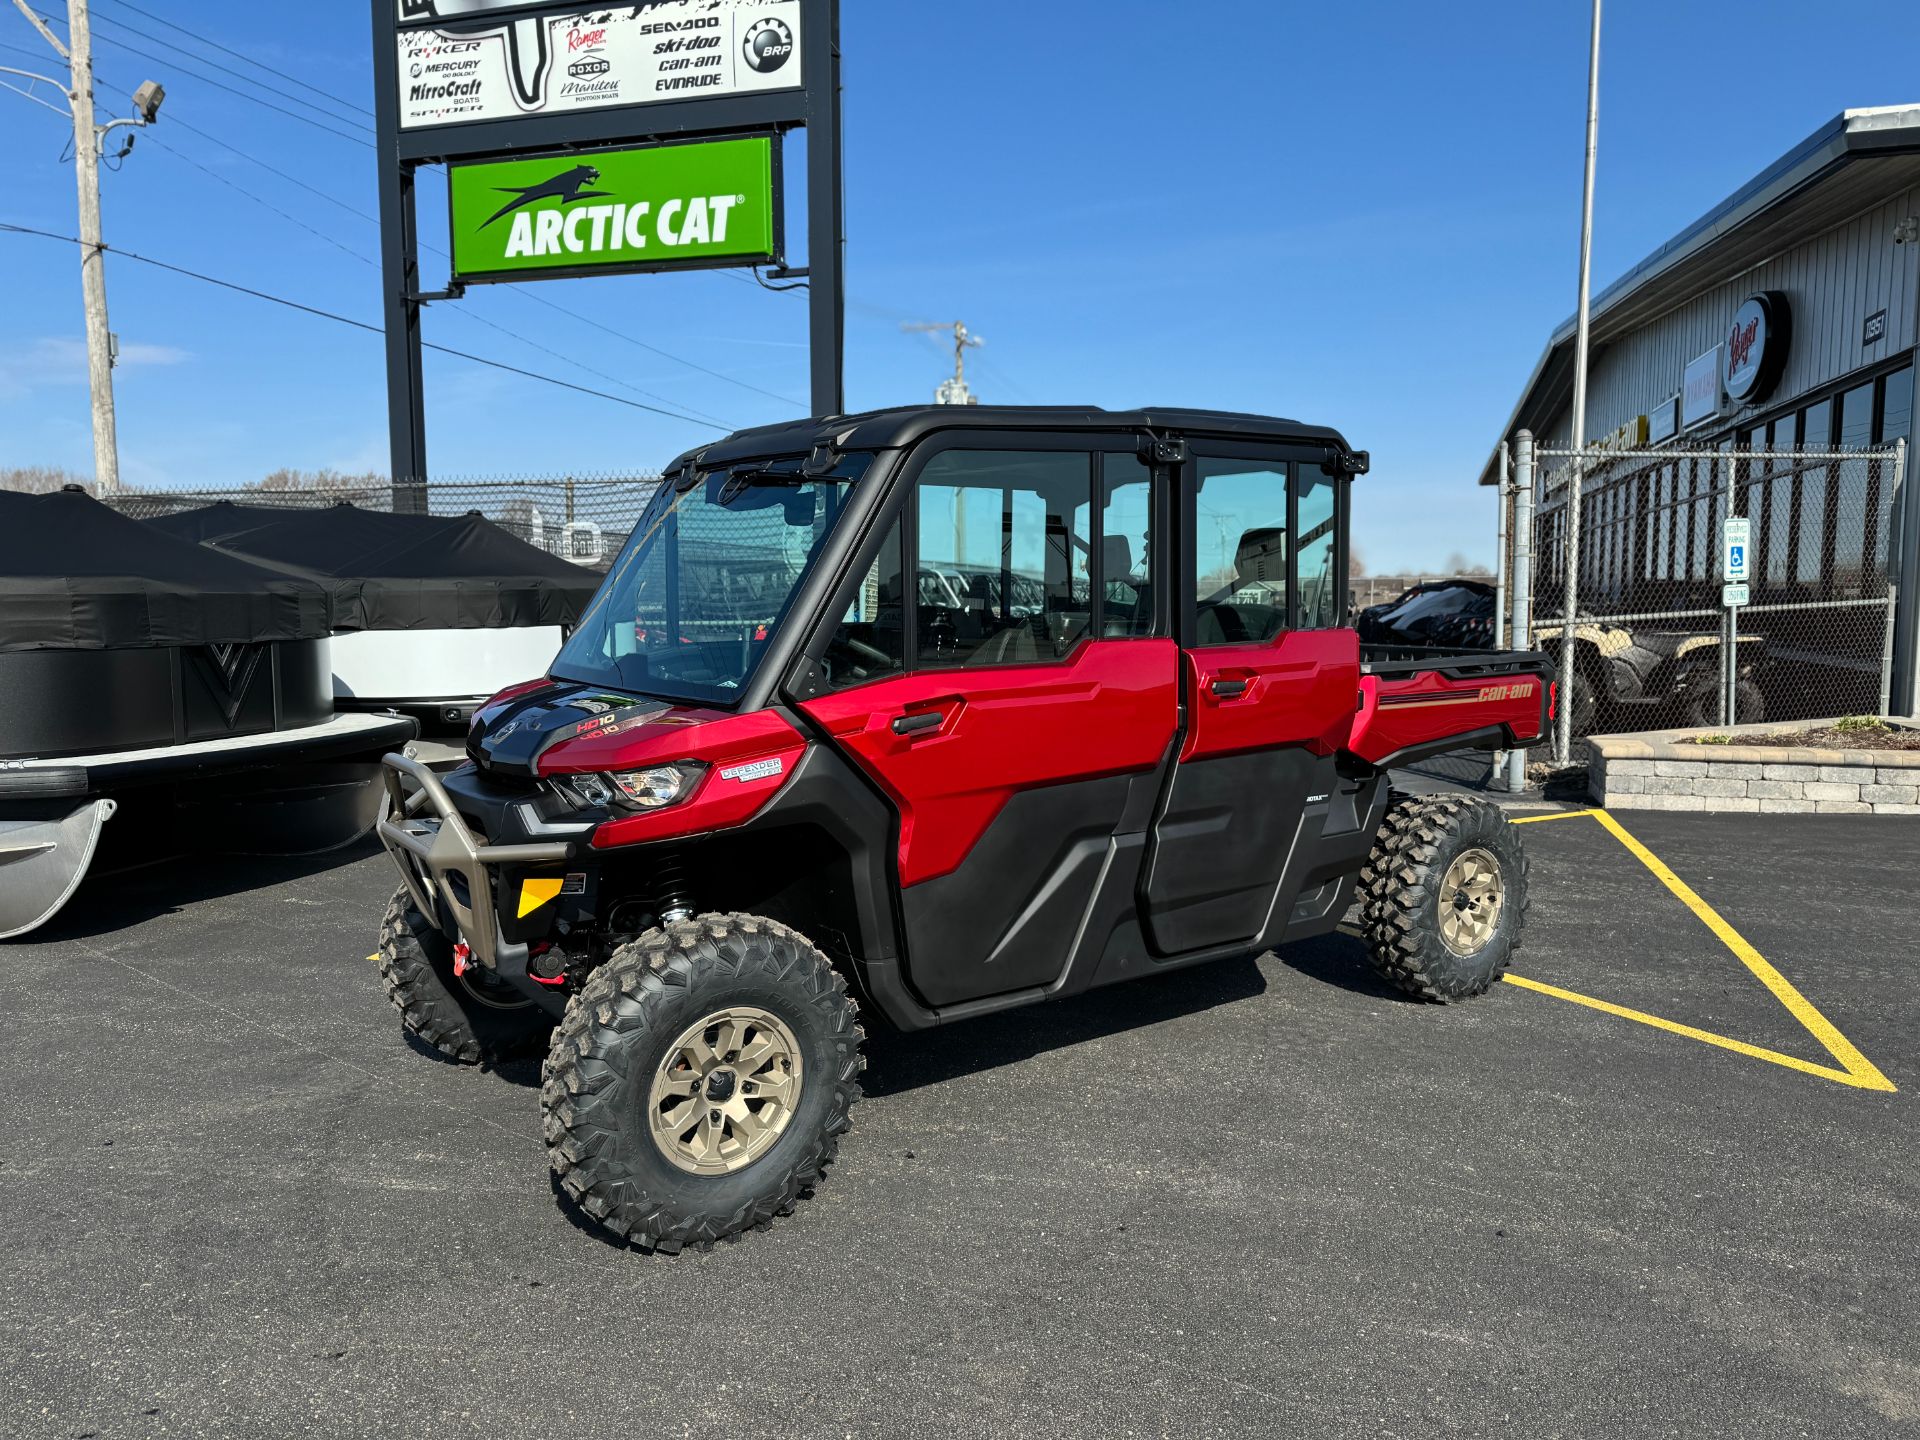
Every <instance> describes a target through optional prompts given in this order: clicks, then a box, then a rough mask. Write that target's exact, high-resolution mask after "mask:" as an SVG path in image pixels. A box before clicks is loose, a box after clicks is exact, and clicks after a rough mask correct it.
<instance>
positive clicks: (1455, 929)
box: [1360, 795, 1527, 1004]
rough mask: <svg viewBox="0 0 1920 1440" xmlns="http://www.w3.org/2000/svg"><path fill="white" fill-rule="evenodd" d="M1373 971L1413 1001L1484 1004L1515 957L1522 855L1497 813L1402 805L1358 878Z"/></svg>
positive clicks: (1458, 800) (1440, 801) (1522, 908)
mask: <svg viewBox="0 0 1920 1440" xmlns="http://www.w3.org/2000/svg"><path fill="white" fill-rule="evenodd" d="M1360 895H1361V906H1360V916H1361V924H1362V927H1363V928H1364V930H1365V933H1366V939H1367V946H1368V953H1369V956H1370V958H1371V960H1372V962H1373V968H1374V970H1375V971H1376V972H1378V974H1379V975H1380V976H1381V978H1382V979H1384V980H1386V981H1388V982H1389V983H1391V984H1392V985H1394V986H1396V987H1397V988H1398V989H1400V990H1403V991H1405V992H1406V993H1407V994H1409V995H1412V996H1414V997H1416V998H1417V999H1421V1000H1430V1001H1435V1002H1437V1003H1441V1004H1446V1003H1449V1002H1452V1001H1456V1000H1466V999H1470V998H1472V997H1473V996H1476V995H1484V994H1485V993H1486V992H1487V991H1488V990H1490V989H1491V988H1493V985H1494V982H1496V981H1497V980H1499V978H1500V977H1501V975H1502V974H1504V973H1505V971H1506V968H1507V964H1508V962H1509V960H1510V959H1511V958H1512V955H1513V952H1514V951H1515V950H1516V949H1518V948H1519V945H1520V935H1521V931H1522V929H1523V928H1524V927H1525V924H1526V914H1527V853H1526V851H1525V849H1524V848H1523V847H1522V846H1521V844H1520V837H1519V833H1518V832H1517V831H1516V830H1515V829H1514V828H1513V825H1512V823H1511V822H1510V821H1509V820H1508V819H1507V817H1506V815H1505V814H1504V813H1503V812H1502V811H1501V810H1500V808H1499V807H1498V806H1496V805H1490V804H1488V803H1487V802H1486V801H1484V800H1477V799H1473V798H1470V797H1467V796H1461V795H1434V796H1423V797H1403V798H1401V799H1399V800H1396V801H1395V802H1394V804H1393V805H1392V806H1391V807H1390V808H1389V809H1388V811H1387V814H1386V818H1385V819H1384V820H1383V821H1382V822H1381V825H1380V833H1379V835H1378V836H1377V837H1376V838H1375V840H1374V845H1373V853H1372V854H1371V855H1370V856H1369V857H1368V859H1367V864H1366V868H1365V869H1364V870H1362V871H1361V873H1360Z"/></svg>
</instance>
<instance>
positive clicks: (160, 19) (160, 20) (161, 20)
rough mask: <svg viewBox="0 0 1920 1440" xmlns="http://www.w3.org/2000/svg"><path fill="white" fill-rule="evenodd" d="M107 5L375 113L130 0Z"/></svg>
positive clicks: (363, 111)
mask: <svg viewBox="0 0 1920 1440" xmlns="http://www.w3.org/2000/svg"><path fill="white" fill-rule="evenodd" d="M107 3H108V4H110V5H112V6H114V8H116V9H119V10H131V11H133V13H134V14H136V15H144V16H145V17H146V18H147V19H149V20H151V21H153V22H154V23H155V24H159V25H164V26H166V27H167V28H168V29H169V30H177V31H179V32H180V33H181V34H182V35H187V36H191V37H192V38H193V39H195V40H198V41H199V42H200V43H201V44H202V45H208V46H211V47H212V48H213V49H215V50H218V51H220V52H221V53H222V54H224V55H231V56H233V58H234V59H236V60H241V61H245V62H246V63H247V64H249V65H252V66H253V67H255V68H256V69H259V70H264V71H266V72H267V73H268V74H269V75H274V76H278V77H279V78H280V79H282V80H286V81H290V82H291V83H292V84H295V85H298V86H299V87H300V88H301V89H302V90H311V91H312V92H313V93H314V94H316V95H324V96H325V97H326V98H327V99H329V100H331V101H333V102H334V103H335V104H336V105H344V106H346V107H347V108H348V109H349V110H358V111H359V112H360V113H361V114H362V115H371V114H372V113H373V112H372V111H371V110H369V109H367V107H366V106H364V105H361V104H357V103H356V102H354V101H352V100H348V99H346V98H344V97H343V96H339V95H335V94H334V93H333V92H332V91H331V90H322V89H321V88H320V87H319V86H318V85H309V84H308V83H307V82H306V81H305V80H302V79H301V78H300V77H299V76H298V75H289V74H288V73H287V72H286V71H284V70H276V69H274V68H273V66H271V65H269V64H267V63H266V62H265V61H263V60H256V59H254V58H253V57H252V56H251V55H243V54H241V52H240V51H238V50H234V49H230V48H229V47H227V46H225V45H222V44H221V43H220V42H219V41H218V40H214V39H210V38H209V37H207V36H205V35H202V34H200V33H199V32H198V31H196V30H189V29H188V28H187V27H186V26H184V25H176V24H174V23H173V21H171V20H168V19H166V18H165V17H164V16H160V15H156V14H154V13H153V12H152V11H151V10H142V9H141V8H140V7H139V6H138V5H134V4H131V3H129V0H107ZM113 23H114V24H116V25H125V22H124V21H119V20H116V21H114V22H113ZM125 28H127V29H129V30H131V29H132V28H133V27H132V26H130V25H126V27H125ZM136 33H138V32H136Z"/></svg>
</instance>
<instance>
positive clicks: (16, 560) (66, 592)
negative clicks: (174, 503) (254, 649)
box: [0, 490, 327, 705]
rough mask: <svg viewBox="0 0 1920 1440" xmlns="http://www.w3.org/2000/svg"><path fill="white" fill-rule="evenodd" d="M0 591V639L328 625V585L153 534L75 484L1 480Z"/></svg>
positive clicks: (136, 637)
mask: <svg viewBox="0 0 1920 1440" xmlns="http://www.w3.org/2000/svg"><path fill="white" fill-rule="evenodd" d="M0 594H4V595H5V597H6V598H5V600H4V601H0V650H126V649H147V648H155V647H164V646H173V645H226V644H238V643H250V642H252V641H255V640H312V639H319V638H320V637H322V636H324V635H325V634H326V633H327V597H326V592H325V591H323V590H322V589H321V588H320V586H319V585H318V584H317V583H315V582H314V581H312V580H310V579H305V578H302V577H300V576H294V575H286V574H282V573H280V572H278V571H276V570H272V569H269V568H267V567H264V566H261V565H256V564H252V563H250V562H249V561H247V560H245V559H243V558H240V557H237V556H232V555H220V554H210V553H209V552H207V551H206V550H203V549H202V548H201V547H199V546H197V545H194V544H192V543H191V542H189V541H187V540H182V539H175V538H173V537H171V536H168V535H162V534H156V533H155V532H154V531H153V530H151V529H149V528H148V527H147V526H146V525H144V524H142V523H141V522H140V521H138V520H133V519H130V518H128V517H127V516H125V515H122V514H120V513H119V512H117V511H115V510H113V509H111V508H109V507H108V506H106V505H103V504H101V503H100V502H99V501H98V500H95V499H94V498H93V497H92V496H90V495H84V494H80V493H78V492H77V491H74V490H64V491H57V492H55V493H54V494H51V495H21V494H16V493H14V492H13V491H0ZM100 703H101V704H103V705H110V704H112V703H113V697H111V696H102V697H101V702H100Z"/></svg>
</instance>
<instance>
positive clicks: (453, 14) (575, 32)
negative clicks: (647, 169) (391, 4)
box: [395, 0, 802, 130]
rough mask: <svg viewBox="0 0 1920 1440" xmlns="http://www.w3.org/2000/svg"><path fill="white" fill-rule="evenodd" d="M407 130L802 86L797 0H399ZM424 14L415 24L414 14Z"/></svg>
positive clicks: (402, 110)
mask: <svg viewBox="0 0 1920 1440" xmlns="http://www.w3.org/2000/svg"><path fill="white" fill-rule="evenodd" d="M396 3H397V4H398V5H399V19H400V21H401V23H402V25H403V26H406V25H407V24H408V22H414V27H413V28H402V29H401V30H399V31H398V33H397V34H396V36H395V44H397V45H398V46H399V62H400V63H399V71H398V74H397V77H396V78H397V81H398V84H399V87H400V97H399V98H400V105H399V120H400V128H401V129H403V130H412V129H419V128H421V127H425V126H435V125H458V124H463V123H467V122H470V121H475V120H511V119H515V118H518V117H521V116H527V115H553V114H565V113H568V112H571V111H578V110H598V109H605V108H608V107H611V106H621V105H645V104H651V103H657V102H659V101H665V100H690V99H703V98H707V97H710V96H720V95H741V94H747V93H751V92H754V91H760V90H791V89H798V88H799V87H800V85H801V83H802V82H801V78H800V76H801V66H800V44H801V27H800V0H644V3H640V4H627V5H622V6H620V7H618V8H616V9H606V8H599V9H592V10H583V9H575V10H572V11H567V12H563V13H561V14H558V15H555V14H543V15H526V14H522V13H520V12H522V11H524V10H525V9H527V8H528V7H527V5H526V4H524V3H521V0H396ZM422 20H427V21H430V22H432V23H431V24H429V25H427V26H424V27H421V26H419V25H418V22H420V21H422Z"/></svg>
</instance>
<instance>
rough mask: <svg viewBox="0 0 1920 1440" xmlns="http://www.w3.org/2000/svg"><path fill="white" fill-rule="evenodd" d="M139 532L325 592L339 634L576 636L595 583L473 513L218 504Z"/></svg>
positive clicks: (587, 573)
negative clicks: (534, 628)
mask: <svg viewBox="0 0 1920 1440" xmlns="http://www.w3.org/2000/svg"><path fill="white" fill-rule="evenodd" d="M146 525H147V528H149V529H150V530H154V531H159V532H161V533H163V534H166V535H169V536H173V537H176V538H178V539H181V540H188V541H196V542H198V543H199V545H200V547H201V550H202V552H203V553H211V554H215V555H228V556H239V557H241V558H243V559H245V560H249V561H252V562H253V563H254V564H256V565H264V566H268V567H270V568H271V569H273V570H277V571H282V572H285V573H287V574H290V575H299V576H303V577H306V578H308V579H310V580H312V581H314V582H315V583H317V584H318V585H319V586H320V587H321V588H322V589H323V590H325V591H326V592H327V595H328V597H329V599H330V602H331V605H332V610H333V624H334V628H336V629H340V630H413V629H478V628H485V627H489V626H498V625H573V624H577V623H578V622H579V619H580V616H581V615H582V614H583V613H584V612H585V610H586V608H587V604H588V602H589V601H591V600H592V599H593V592H594V591H595V590H596V589H598V588H599V584H600V577H599V576H598V575H596V574H594V573H593V572H592V571H591V570H585V569H582V568H581V567H580V566H578V565H574V564H571V563H569V562H568V561H565V560H561V559H559V558H558V557H556V556H553V555H549V554H548V553H547V552H546V551H544V550H542V549H539V548H538V547H537V546H533V545H529V544H527V543H526V542H525V541H524V540H521V539H520V538H519V537H517V536H515V535H513V534H511V533H509V532H508V531H506V530H504V529H502V528H501V527H500V526H498V525H496V524H494V523H493V522H492V521H491V520H488V519H486V518H485V517H484V516H482V515H481V514H480V513H479V512H477V511H470V512H468V513H467V514H465V515H409V514H391V513H389V512H387V511H384V510H363V509H361V508H359V507H358V506H354V505H348V504H337V505H328V506H324V507H320V508H305V507H290V508H286V509H281V508H277V507H274V506H263V505H236V504H234V503H233V502H232V501H230V500H219V501H215V502H214V503H213V504H211V505H204V506H201V507H200V508H198V509H195V510H185V511H181V512H179V513H177V514H173V515H163V516H159V517H156V518H155V519H152V520H149V521H147V522H146Z"/></svg>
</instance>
